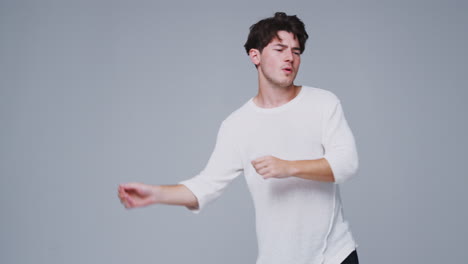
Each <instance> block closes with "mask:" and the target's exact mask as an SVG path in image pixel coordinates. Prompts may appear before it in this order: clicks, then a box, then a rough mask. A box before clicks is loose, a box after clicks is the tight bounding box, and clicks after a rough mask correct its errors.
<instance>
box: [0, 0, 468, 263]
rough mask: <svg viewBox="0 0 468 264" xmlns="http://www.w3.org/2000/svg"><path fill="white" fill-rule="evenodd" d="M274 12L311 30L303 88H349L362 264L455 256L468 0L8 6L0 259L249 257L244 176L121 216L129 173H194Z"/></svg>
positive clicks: (244, 81) (347, 200) (462, 204)
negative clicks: (121, 190) (212, 194)
mask: <svg viewBox="0 0 468 264" xmlns="http://www.w3.org/2000/svg"><path fill="white" fill-rule="evenodd" d="M275 11H285V12H286V13H288V14H297V15H298V16H299V17H300V18H301V19H302V20H303V21H304V22H305V24H306V28H307V30H308V33H309V35H310V39H309V41H308V43H307V47H306V51H305V53H304V54H303V56H302V65H301V71H300V73H299V76H298V78H297V81H296V83H297V84H305V85H310V86H315V87H320V88H323V89H327V90H330V91H332V92H334V93H335V94H337V95H338V97H339V98H340V99H341V101H342V103H343V106H344V110H345V113H346V117H347V119H348V122H349V124H350V126H351V128H352V130H353V132H354V134H355V137H356V141H357V144H358V150H359V154H360V171H359V174H358V175H357V176H356V177H355V178H353V179H352V180H350V181H348V182H346V183H344V184H343V185H342V186H341V191H342V196H343V203H344V209H345V216H346V218H347V219H348V221H349V222H350V224H351V228H352V231H353V234H354V236H355V238H356V240H357V241H358V243H359V249H358V253H359V256H360V260H361V263H382V264H385V263H426V264H427V263H434V264H440V263H462V262H464V259H465V258H466V253H465V249H466V245H467V244H468V241H467V235H468V229H467V227H466V223H467V222H468V213H467V209H466V202H467V201H468V198H467V197H466V195H465V191H466V188H467V186H466V185H467V184H468V180H467V177H466V176H467V173H466V169H465V165H466V163H465V162H466V157H467V155H466V149H468V144H467V139H466V135H467V134H468V126H467V118H466V116H465V114H466V113H467V110H468V109H467V106H466V104H465V102H464V101H465V100H466V97H467V95H468V93H467V91H466V89H467V88H468V86H467V84H468V81H467V75H468V72H467V63H466V62H467V60H468V56H467V52H466V47H468V34H467V33H468V32H467V28H468V27H467V22H468V18H467V16H466V13H467V11H468V4H467V2H466V1H442V0H441V1H402V0H398V1H310V0H309V1H214V0H213V1H183V2H181V1H171V2H159V1H110V0H98V1H32V0H31V1H13V0H11V1H1V2H0V38H1V39H0V40H1V41H0V88H1V89H0V122H1V123H0V125H1V130H0V174H1V178H0V198H1V204H0V206H1V218H0V219H1V225H0V243H1V245H0V263H48V264H50V263H137V262H144V263H225V264H229V263H236V264H237V263H254V262H255V259H256V254H257V245H256V237H255V230H254V212H253V207H252V203H251V198H250V196H249V193H248V191H247V188H246V185H245V181H244V179H243V176H241V177H239V179H237V180H236V181H234V182H233V184H232V185H231V186H230V187H229V188H228V190H227V191H226V193H225V194H224V195H223V196H222V197H221V198H220V199H219V200H217V201H216V202H215V203H213V204H211V205H210V206H209V207H207V208H206V210H205V211H203V212H202V213H201V214H200V215H194V214H192V213H191V212H189V211H188V210H186V209H185V208H180V207H171V206H152V207H148V208H144V209H136V210H130V211H129V210H125V209H124V208H123V207H122V205H121V204H120V202H119V200H118V198H117V186H118V184H119V183H122V182H129V181H139V182H145V183H151V184H172V183H176V182H178V181H181V180H184V179H187V178H189V177H192V176H194V175H196V174H197V173H198V172H199V171H200V170H202V169H203V167H204V166H205V164H206V162H207V160H208V158H209V155H210V154H211V151H212V149H213V147H214V143H215V138H216V134H217V130H218V128H219V125H220V123H221V121H222V120H223V119H224V118H225V117H226V116H227V115H228V114H230V113H231V112H232V111H234V110H235V109H237V108H238V107H239V106H241V105H242V104H243V103H244V102H245V101H247V100H248V99H249V98H251V97H253V96H254V95H255V94H256V92H257V79H256V71H255V68H254V66H253V65H252V64H251V62H250V61H249V59H248V57H247V55H246V54H245V51H244V50H243V44H244V42H245V40H246V37H247V34H248V29H249V27H250V26H251V25H252V24H253V23H255V22H256V21H258V20H259V19H262V18H265V17H268V16H271V15H273V13H274V12H275Z"/></svg>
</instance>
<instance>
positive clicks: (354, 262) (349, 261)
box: [341, 250, 359, 264]
mask: <svg viewBox="0 0 468 264" xmlns="http://www.w3.org/2000/svg"><path fill="white" fill-rule="evenodd" d="M341 264H359V260H358V257H357V252H356V250H354V251H353V252H351V254H349V256H348V257H347V258H346V259H345V260H343V262H341Z"/></svg>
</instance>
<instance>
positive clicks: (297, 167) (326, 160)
mask: <svg viewBox="0 0 468 264" xmlns="http://www.w3.org/2000/svg"><path fill="white" fill-rule="evenodd" d="M322 126H323V130H322V134H323V136H322V146H323V148H324V150H325V152H324V156H323V158H320V159H315V160H292V161H290V160H282V159H279V158H276V157H273V156H266V157H261V158H258V159H255V160H253V161H252V165H253V166H254V168H255V170H256V171H257V173H258V174H260V175H261V176H262V177H263V178H265V179H267V178H286V177H299V178H303V179H308V180H316V181H324V182H335V183H342V182H344V181H346V180H347V179H348V178H350V177H351V176H352V175H354V174H355V173H356V172H357V169H358V155H357V150H356V144H355V141H354V136H353V134H352V132H351V129H350V128H349V126H348V123H347V121H346V119H345V117H344V113H343V109H342V107H341V103H340V101H339V100H337V101H336V103H335V104H334V105H333V107H332V108H330V110H329V111H328V113H327V114H326V116H325V118H324V121H323V124H322Z"/></svg>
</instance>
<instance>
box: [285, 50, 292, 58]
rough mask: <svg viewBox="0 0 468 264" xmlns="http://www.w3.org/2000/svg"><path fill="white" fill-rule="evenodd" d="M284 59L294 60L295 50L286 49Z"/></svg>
mask: <svg viewBox="0 0 468 264" xmlns="http://www.w3.org/2000/svg"><path fill="white" fill-rule="evenodd" d="M284 60H285V61H293V60H294V56H293V51H292V50H287V51H285V55H284Z"/></svg>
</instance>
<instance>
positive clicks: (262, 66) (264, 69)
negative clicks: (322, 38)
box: [245, 12, 308, 87]
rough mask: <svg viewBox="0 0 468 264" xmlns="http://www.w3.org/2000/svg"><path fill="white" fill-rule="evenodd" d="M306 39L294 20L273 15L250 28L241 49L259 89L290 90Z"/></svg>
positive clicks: (294, 18) (304, 33) (300, 26)
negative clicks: (253, 67)
mask: <svg viewBox="0 0 468 264" xmlns="http://www.w3.org/2000/svg"><path fill="white" fill-rule="evenodd" d="M307 38H308V35H307V33H306V31H305V28H304V23H302V21H300V20H299V19H298V18H297V17H296V16H287V15H286V14H285V13H279V12H278V13H276V14H275V16H274V17H271V18H266V19H264V20H261V21H259V22H258V23H256V24H254V25H253V26H252V27H251V28H250V34H249V37H248V40H247V42H246V43H245V49H246V51H247V54H248V55H249V57H250V59H251V61H252V62H253V63H254V64H255V67H256V68H257V70H258V77H259V84H260V87H264V86H265V85H266V86H270V87H291V86H292V85H294V84H293V82H294V79H295V78H296V75H297V73H298V71H299V66H300V64H301V57H300V55H301V53H302V52H303V51H304V47H305V42H306V40H307Z"/></svg>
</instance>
